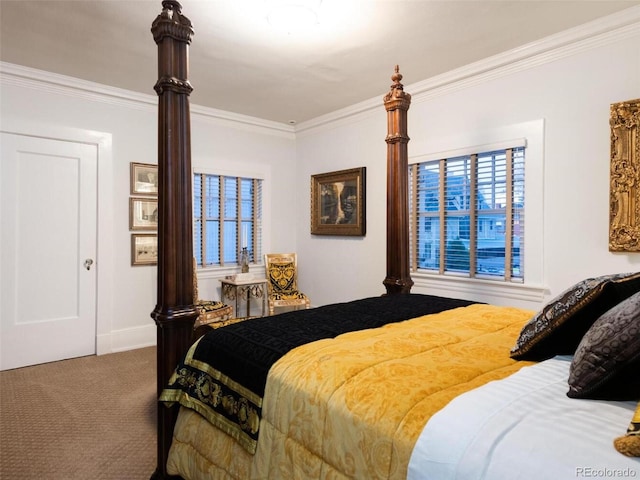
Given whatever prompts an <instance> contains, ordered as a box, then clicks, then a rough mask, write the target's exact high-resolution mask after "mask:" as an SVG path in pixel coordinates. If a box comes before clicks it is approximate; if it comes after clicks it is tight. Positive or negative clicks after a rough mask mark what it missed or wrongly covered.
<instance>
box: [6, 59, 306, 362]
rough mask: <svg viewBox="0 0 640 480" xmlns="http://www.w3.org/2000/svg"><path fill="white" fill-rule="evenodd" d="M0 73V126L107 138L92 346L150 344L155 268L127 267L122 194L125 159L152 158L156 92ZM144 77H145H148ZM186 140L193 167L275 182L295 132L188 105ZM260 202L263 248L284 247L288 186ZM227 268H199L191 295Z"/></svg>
mask: <svg viewBox="0 0 640 480" xmlns="http://www.w3.org/2000/svg"><path fill="white" fill-rule="evenodd" d="M2 73H3V75H2V82H1V83H0V88H1V90H0V96H1V99H2V102H1V105H0V118H1V119H2V124H1V125H0V129H1V130H4V131H19V132H20V133H30V134H36V135H46V136H55V137H63V138H67V139H76V138H74V137H75V136H76V135H79V136H80V138H79V139H80V140H82V141H84V140H86V138H87V137H90V136H91V132H98V133H96V135H97V136H98V137H100V136H103V137H107V138H110V139H111V144H110V145H108V146H107V148H106V151H107V153H108V155H106V156H105V157H101V158H99V163H102V165H101V167H100V175H101V176H102V178H101V179H100V188H99V192H98V203H99V206H98V209H99V212H98V216H99V223H100V226H101V228H100V231H99V232H98V234H99V237H100V240H99V247H98V250H99V251H98V262H96V268H97V269H98V280H99V281H98V320H97V323H98V325H97V326H98V339H97V350H98V353H108V352H111V351H118V350H126V349H130V348H135V347H138V346H143V345H152V344H154V343H155V335H156V333H155V331H156V329H155V324H154V322H153V320H152V319H151V317H150V313H151V311H152V310H153V308H154V307H155V302H156V274H157V269H156V267H155V266H136V267H133V266H131V258H130V250H131V243H130V242H131V232H130V230H129V203H128V202H129V197H130V191H129V189H130V184H129V164H130V162H141V163H157V108H156V105H157V97H155V96H151V95H149V96H143V95H137V94H133V93H131V92H124V91H120V90H116V89H110V88H109V87H103V86H99V85H96V84H89V83H87V82H80V81H78V80H75V79H70V78H63V77H60V76H57V75H51V74H47V73H45V72H39V71H34V70H31V69H26V68H23V67H19V66H15V65H11V64H2ZM153 82H154V80H153V79H150V82H149V83H150V85H153ZM225 117H226V118H225ZM191 140H192V163H193V166H194V167H195V166H202V167H207V166H209V167H211V168H214V169H216V168H219V167H220V166H224V168H225V172H241V173H242V172H260V173H261V174H262V175H264V176H265V177H266V178H269V177H270V178H273V179H274V181H276V182H282V184H285V185H291V184H292V183H293V182H294V181H295V167H296V164H295V138H294V135H293V132H292V130H291V129H290V127H289V126H285V125H282V126H280V125H279V124H278V125H277V124H275V123H273V124H272V123H269V122H265V121H262V120H258V119H251V118H248V117H246V118H245V117H241V116H239V115H235V114H228V115H227V114H225V113H224V112H217V111H213V110H209V109H204V108H199V107H197V106H194V107H193V108H192V119H191ZM105 163H106V165H105ZM105 177H106V178H105ZM265 202H266V203H265V210H266V211H268V212H269V213H268V215H267V218H266V220H267V221H266V222H265V225H266V228H265V232H264V239H265V247H266V248H282V249H287V250H289V249H294V248H295V241H296V229H295V227H294V225H292V224H291V222H290V221H289V219H290V214H289V213H288V211H289V209H290V202H291V192H290V189H280V188H267V192H266V197H265ZM105 219H106V220H105ZM271 225H277V228H271ZM105 272H107V273H106V274H105ZM227 273H229V271H222V272H204V273H203V274H202V277H203V278H202V279H201V281H200V284H199V287H200V296H201V298H211V299H219V298H220V291H219V289H220V285H219V282H218V281H217V279H218V278H220V277H222V276H224V274H227Z"/></svg>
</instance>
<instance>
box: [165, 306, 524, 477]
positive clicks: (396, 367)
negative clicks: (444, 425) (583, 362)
mask: <svg viewBox="0 0 640 480" xmlns="http://www.w3.org/2000/svg"><path fill="white" fill-rule="evenodd" d="M532 314H533V312H530V311H528V310H521V309H517V308H511V307H496V306H490V305H471V306H467V307H462V308H456V309H453V310H448V311H445V312H442V313H438V314H433V315H427V316H423V317H419V318H415V319H412V320H407V321H404V322H399V323H393V324H389V325H386V326H384V327H380V328H376V329H370V330H363V331H357V332H351V333H346V334H343V335H340V336H338V337H336V338H334V339H325V340H319V341H317V342H313V343H310V344H307V345H303V346H300V347H298V348H296V349H294V350H292V351H291V352H289V353H288V354H287V355H285V356H284V357H283V358H282V359H280V360H279V361H278V362H276V363H275V364H274V366H273V367H272V368H271V370H270V372H269V376H268V379H267V384H266V390H265V395H264V402H263V412H262V423H261V432H262V433H261V435H260V441H259V442H258V448H257V451H256V454H255V455H253V456H252V455H250V454H249V453H248V452H246V451H245V450H244V449H242V447H240V446H239V445H238V444H237V443H236V442H234V441H233V440H231V439H230V437H228V436H227V435H225V434H223V433H221V432H220V431H219V430H217V429H216V428H215V427H213V426H211V425H210V424H209V423H208V422H206V421H205V420H203V419H202V417H200V416H199V415H198V414H196V413H194V412H190V411H187V410H186V409H183V410H182V411H181V413H180V416H179V419H178V424H177V426H176V429H175V432H174V442H173V445H172V448H171V452H170V456H169V465H168V468H169V471H170V473H172V474H179V475H182V476H183V477H184V478H185V479H191V480H197V479H205V478H207V479H212V478H213V479H231V478H233V479H237V480H246V479H248V478H251V479H290V478H291V479H293V478H305V479H347V478H359V479H367V480H369V479H404V478H405V477H406V469H407V464H408V461H409V458H410V455H411V451H412V448H413V445H414V444H415V442H416V440H417V438H418V436H419V434H420V432H421V431H422V428H423V427H424V425H425V423H426V422H427V420H428V419H429V418H430V416H431V415H433V414H434V413H435V412H437V411H438V410H440V409H441V408H442V407H444V406H445V405H446V404H447V403H448V402H449V401H450V400H451V399H453V398H454V397H456V396H457V395H459V394H461V393H463V392H465V391H468V390H471V389H473V388H475V387H477V386H480V385H483V384H485V383H487V382H489V381H491V380H496V379H501V378H504V377H506V376H508V375H510V374H511V373H513V372H515V371H517V370H519V369H520V368H521V367H522V366H524V365H528V364H530V363H531V362H523V361H515V360H513V359H511V358H510V357H509V352H510V349H511V347H512V346H513V344H514V342H515V340H516V338H517V337H518V334H519V333H520V330H521V328H522V326H523V325H524V324H525V322H526V321H527V320H528V319H529V318H531V316H532Z"/></svg>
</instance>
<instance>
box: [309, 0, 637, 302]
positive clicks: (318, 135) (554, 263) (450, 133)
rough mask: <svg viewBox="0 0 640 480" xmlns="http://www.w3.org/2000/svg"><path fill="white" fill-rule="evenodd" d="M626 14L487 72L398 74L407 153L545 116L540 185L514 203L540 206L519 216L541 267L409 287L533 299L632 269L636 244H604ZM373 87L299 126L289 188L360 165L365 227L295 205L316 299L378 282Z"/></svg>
mask: <svg viewBox="0 0 640 480" xmlns="http://www.w3.org/2000/svg"><path fill="white" fill-rule="evenodd" d="M635 13H636V23H635V25H633V26H631V27H629V26H625V27H623V28H621V29H619V30H615V31H613V32H611V31H609V32H607V33H605V34H601V35H596V36H591V38H589V39H588V40H583V41H579V42H577V43H575V44H573V45H570V46H566V45H564V44H560V41H559V39H557V38H556V39H553V40H554V41H555V43H558V44H559V45H558V46H556V47H555V48H554V49H553V51H546V50H545V48H543V47H544V46H543V45H539V46H538V48H539V51H540V52H539V53H538V54H536V55H534V56H528V57H527V58H522V59H518V57H517V55H516V54H513V55H512V57H513V59H512V60H511V59H510V61H509V62H508V64H507V65H506V66H500V67H496V68H490V69H489V70H488V71H487V69H483V68H482V66H480V65H478V66H476V68H475V70H476V71H477V73H476V74H475V75H472V76H469V75H467V74H468V71H467V70H465V71H461V72H459V74H458V75H457V76H458V77H459V79H457V80H456V79H454V80H452V81H449V80H446V81H445V80H442V81H439V82H438V81H433V82H426V84H414V85H411V84H408V83H407V81H410V80H419V79H408V78H406V77H405V78H404V80H403V83H404V84H405V91H406V92H409V93H412V94H414V98H413V102H412V105H411V107H410V110H409V113H408V124H409V136H410V137H411V140H410V142H409V146H408V148H409V157H410V160H411V157H416V156H420V155H426V154H429V153H433V152H439V151H442V150H443V149H447V148H448V149H453V148H460V147H467V146H473V145H481V144H483V143H489V140H487V141H483V136H485V133H486V132H495V131H499V130H501V129H505V128H509V127H512V126H514V125H519V124H522V123H526V122H535V121H541V122H543V123H544V139H543V141H544V143H543V145H541V146H542V155H541V156H540V158H539V159H537V160H536V161H540V162H542V163H541V164H540V166H541V167H542V168H543V170H541V171H540V175H543V184H541V185H539V186H538V187H536V188H535V189H534V190H535V191H529V192H528V194H529V196H528V198H527V201H528V203H527V205H526V207H525V208H526V212H527V213H529V212H531V211H532V209H536V210H537V211H538V212H539V215H536V217H537V218H535V219H534V218H531V217H527V218H526V223H525V231H527V230H528V231H529V233H530V234H535V235H534V237H538V238H539V242H541V243H542V245H541V246H540V245H538V244H537V243H535V242H534V243H530V244H529V245H528V246H527V245H525V248H529V249H531V248H537V249H539V251H540V252H541V255H539V257H540V262H541V264H540V265H539V267H540V268H539V273H540V274H539V275H538V274H537V273H536V274H535V275H533V276H534V277H536V278H532V273H531V272H532V270H531V269H529V275H527V271H526V270H525V280H526V282H527V285H526V286H524V287H522V288H518V287H517V286H516V287H511V288H506V287H502V288H499V287H497V286H494V287H492V286H491V285H490V284H489V285H487V283H486V282H485V283H483V282H461V281H455V282H451V281H448V282H446V281H439V280H438V279H434V278H433V276H424V275H414V276H413V279H414V281H415V286H414V287H413V289H412V292H416V293H431V294H435V295H447V296H455V297H460V298H469V299H475V300H482V301H489V302H495V303H499V304H508V305H517V306H522V307H526V308H532V309H537V308H539V307H540V306H541V302H543V301H545V300H548V299H549V297H550V296H552V295H557V294H559V293H560V292H561V291H562V290H564V289H565V288H567V287H569V286H570V285H571V284H573V283H574V282H576V281H579V280H581V279H583V278H586V277H589V276H594V275H601V274H607V273H613V272H622V271H633V270H638V269H639V267H640V255H639V254H635V253H611V252H609V251H608V225H609V224H608V222H609V217H608V208H609V163H610V152H609V138H610V130H609V105H610V104H611V103H614V102H619V101H624V100H630V99H634V98H639V97H640V23H639V22H638V21H637V20H638V19H639V18H640V15H638V10H635ZM565 39H566V38H565ZM552 43H553V42H552ZM494 60H495V61H494V63H496V64H498V63H499V62H498V59H494ZM490 63H491V62H487V64H490ZM400 71H401V72H402V66H401V69H400ZM391 73H392V71H391V67H390V74H391ZM455 76H456V75H452V76H451V77H452V78H454V77H455ZM381 85H385V82H384V79H381ZM384 93H386V91H381V95H380V98H378V99H374V100H372V102H373V103H371V102H369V103H368V104H367V105H364V104H363V106H361V108H359V109H358V108H355V107H354V108H353V110H354V111H358V110H359V111H361V112H362V113H357V114H355V115H351V116H347V117H346V118H343V119H340V120H336V121H335V122H333V123H332V122H328V121H327V120H326V119H322V121H317V122H315V123H314V122H311V123H310V124H309V125H301V126H300V132H299V133H298V135H297V138H298V141H297V148H298V183H299V185H300V188H301V193H300V197H306V196H308V194H309V185H308V184H309V176H310V175H312V174H314V173H321V172H327V171H332V170H338V169H342V168H350V167H360V166H366V167H367V219H368V221H367V235H366V237H364V238H355V237H354V238H345V237H333V238H332V237H315V236H312V235H310V234H309V227H308V225H307V223H308V221H307V219H308V218H309V214H310V212H309V206H308V205H306V204H300V208H299V212H298V220H299V222H298V252H299V255H300V264H301V267H300V285H301V288H302V289H303V290H304V291H308V292H309V293H310V295H311V298H312V300H313V302H314V303H316V304H324V303H330V302H334V301H341V300H347V299H351V298H358V297H363V296H372V295H378V294H380V293H383V292H384V288H383V286H382V283H381V282H382V280H383V279H384V278H385V275H386V266H385V264H384V262H385V260H384V259H385V238H386V233H385V232H386V230H385V229H386V226H385V208H386V207H385V188H386V186H385V174H386V172H385V169H386V158H385V157H386V147H385V143H384V138H385V135H386V123H385V115H386V113H385V112H384V108H383V106H382V95H383V94H384ZM375 105H379V106H378V107H376V106H375ZM510 139H511V138H504V139H503V140H510ZM456 142H457V143H459V144H456ZM527 160H529V158H528V159H527ZM527 175H528V172H527ZM528 187H529V185H527V188H528ZM542 253H543V257H542ZM536 267H537V266H536ZM525 268H527V267H526V266H525ZM494 285H495V284H494Z"/></svg>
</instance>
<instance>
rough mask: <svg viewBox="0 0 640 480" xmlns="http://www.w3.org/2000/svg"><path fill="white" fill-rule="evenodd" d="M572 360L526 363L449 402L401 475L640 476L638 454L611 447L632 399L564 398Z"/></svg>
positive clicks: (428, 479) (526, 479)
mask: <svg viewBox="0 0 640 480" xmlns="http://www.w3.org/2000/svg"><path fill="white" fill-rule="evenodd" d="M571 359H572V357H570V356H559V357H555V358H553V359H550V360H546V361H544V362H541V363H539V364H536V365H533V366H530V367H525V368H523V369H521V370H520V371H518V372H517V373H515V374H513V375H511V376H510V377H508V378H506V379H504V380H500V381H496V382H491V383H489V384H487V385H484V386H483V387H480V388H478V389H475V390H473V391H470V392H467V393H465V394H463V395H461V396H459V397H458V398H456V399H454V400H453V401H452V402H451V403H449V405H447V406H446V407H445V408H444V409H443V410H441V411H440V412H438V413H437V414H436V415H434V416H433V417H431V419H430V420H429V422H428V423H427V425H426V426H425V428H424V430H423V432H422V434H421V435H420V437H419V439H418V441H417V443H416V446H415V448H414V451H413V453H412V457H411V460H410V462H409V471H408V476H407V479H408V480H449V479H457V480H470V479H486V480H503V479H504V480H513V479H522V480H546V479H549V480H564V479H567V480H568V479H576V478H577V479H579V478H589V479H598V478H600V479H611V478H637V479H640V459H638V458H630V457H625V456H624V455H622V454H620V453H619V452H617V451H616V450H615V448H614V447H613V440H614V439H615V438H616V437H618V436H620V435H622V434H624V433H625V432H626V429H627V427H628V425H629V422H630V421H631V418H632V416H633V412H634V410H635V407H636V403H637V402H612V401H595V400H577V399H571V398H568V397H567V395H566V392H567V390H568V385H567V378H568V376H569V366H570V364H571Z"/></svg>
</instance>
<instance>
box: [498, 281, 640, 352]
mask: <svg viewBox="0 0 640 480" xmlns="http://www.w3.org/2000/svg"><path fill="white" fill-rule="evenodd" d="M638 291H640V272H636V273H621V274H614V275H604V276H601V277H595V278H587V279H586V280H583V281H581V282H579V283H577V284H575V285H574V286H572V287H571V288H569V289H567V290H565V291H564V292H562V293H561V294H560V295H558V296H557V297H556V298H554V299H553V300H551V301H550V302H549V303H548V304H547V305H546V306H545V307H544V308H543V309H542V310H541V311H540V312H538V313H537V314H536V315H535V316H534V317H533V318H532V319H531V320H530V321H529V322H528V323H527V324H526V325H525V326H524V328H523V329H522V331H521V332H520V336H519V337H518V340H517V342H516V345H515V346H514V347H513V348H512V350H511V357H512V358H514V359H516V360H544V359H547V358H551V357H553V356H555V355H572V354H573V353H574V352H575V350H576V347H577V346H578V344H579V343H580V340H582V336H583V335H584V334H585V332H586V331H587V330H588V329H589V327H591V325H592V324H593V322H595V321H596V319H597V318H598V317H599V316H600V315H602V314H603V313H604V312H606V311H607V310H609V309H610V308H611V307H613V306H615V305H617V304H618V303H620V302H621V301H622V300H624V299H626V298H628V297H629V296H631V295H633V294H634V293H636V292H638Z"/></svg>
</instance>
